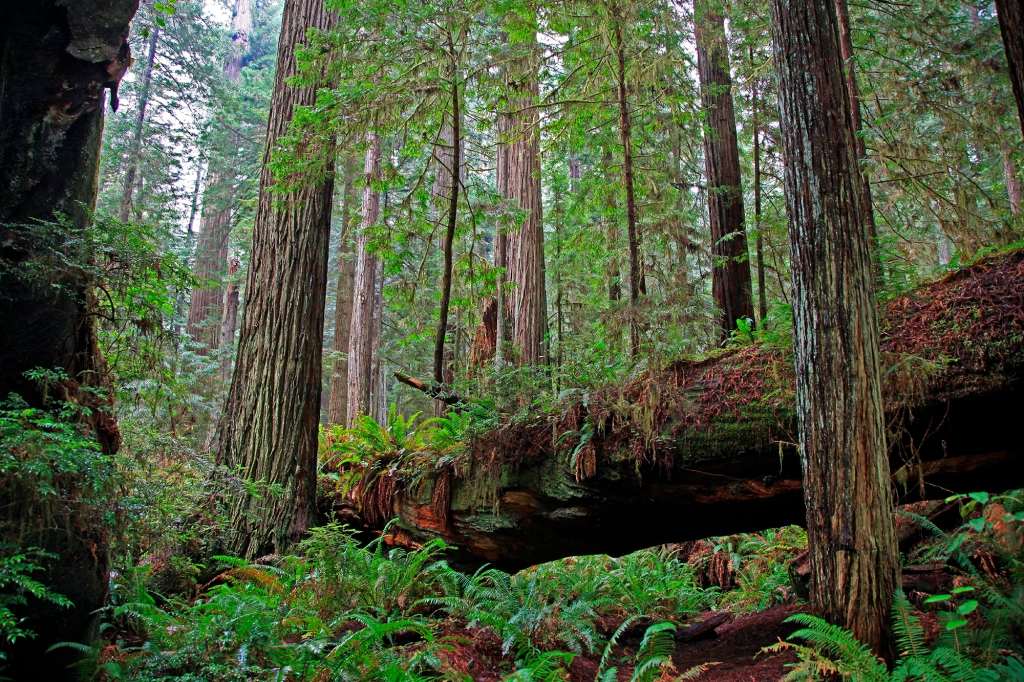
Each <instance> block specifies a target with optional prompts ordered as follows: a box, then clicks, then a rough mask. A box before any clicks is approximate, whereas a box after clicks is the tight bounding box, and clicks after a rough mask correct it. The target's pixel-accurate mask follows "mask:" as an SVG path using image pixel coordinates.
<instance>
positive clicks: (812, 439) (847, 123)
mask: <svg viewBox="0 0 1024 682" xmlns="http://www.w3.org/2000/svg"><path fill="white" fill-rule="evenodd" d="M771 13H772V33H773V41H774V50H775V68H776V77H777V81H778V86H779V104H780V132H781V140H782V149H783V154H784V159H785V164H784V165H785V193H786V212H787V216H788V219H789V242H790V250H791V259H792V261H791V262H792V282H793V318H794V347H795V358H794V364H795V367H796V400H797V418H798V424H799V436H800V452H801V457H802V461H803V477H804V501H805V503H806V507H807V535H808V541H809V548H810V559H811V603H812V607H813V609H814V611H815V612H816V613H818V614H819V615H821V616H823V617H825V618H827V619H828V620H830V621H831V622H833V623H837V624H839V625H842V626H845V627H847V628H849V629H850V630H851V631H852V632H853V634H854V635H856V636H857V637H858V638H859V639H860V640H861V641H863V642H865V643H867V644H868V645H870V646H871V647H872V648H873V649H874V650H875V651H876V652H877V653H880V654H885V655H888V654H889V653H890V652H891V638H890V632H889V611H890V608H891V605H892V598H893V590H894V589H895V588H896V587H897V585H898V572H897V571H898V566H899V563H898V554H897V548H896V540H895V533H894V529H893V506H892V505H893V501H892V491H891V490H890V482H889V464H888V459H887V457H886V442H885V423H884V421H883V416H884V414H883V405H882V397H881V376H880V370H879V337H878V320H877V313H876V308H875V296H874V285H873V278H872V273H871V250H870V245H869V238H868V223H867V216H865V215H864V209H863V204H862V203H861V200H860V199H861V196H862V195H861V182H862V176H861V173H860V172H859V168H858V159H857V142H856V137H855V133H854V127H853V118H852V116H851V111H850V99H849V97H848V95H847V89H846V82H845V79H844V77H843V59H842V52H841V49H840V33H839V23H838V19H837V16H836V8H835V4H834V3H833V2H832V0H772V5H771Z"/></svg>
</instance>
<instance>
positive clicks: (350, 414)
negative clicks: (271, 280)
mask: <svg viewBox="0 0 1024 682" xmlns="http://www.w3.org/2000/svg"><path fill="white" fill-rule="evenodd" d="M363 177H364V184H363V203H362V209H361V210H362V219H361V222H360V226H359V232H358V233H357V234H356V268H355V274H354V282H353V284H352V321H351V325H350V327H349V335H348V391H347V401H346V407H345V425H346V426H349V427H351V426H352V425H353V423H354V422H355V419H356V417H358V416H360V415H364V414H368V413H369V410H370V378H371V376H372V371H373V303H374V299H375V296H374V292H375V289H376V283H377V257H376V256H375V255H373V254H372V253H370V250H369V245H370V231H371V230H372V229H373V226H374V225H375V224H376V223H377V220H378V219H380V192H379V191H378V190H377V187H376V186H375V185H376V183H377V182H378V181H379V180H380V136H378V135H377V134H376V133H373V132H371V133H368V134H367V135H366V160H365V162H364V165H363Z"/></svg>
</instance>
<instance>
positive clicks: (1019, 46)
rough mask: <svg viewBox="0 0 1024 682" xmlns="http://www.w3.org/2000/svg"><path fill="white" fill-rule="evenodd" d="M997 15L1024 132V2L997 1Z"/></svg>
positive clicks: (1020, 0) (1021, 0) (1018, 114)
mask: <svg viewBox="0 0 1024 682" xmlns="http://www.w3.org/2000/svg"><path fill="white" fill-rule="evenodd" d="M996 14H998V15H999V30H1000V31H1001V32H1002V34H1003V47H1004V49H1005V51H1006V63H1007V66H1008V67H1009V69H1010V82H1011V83H1012V84H1013V96H1014V97H1015V98H1016V100H1017V116H1018V117H1019V118H1020V128H1021V131H1022V132H1024V0H996Z"/></svg>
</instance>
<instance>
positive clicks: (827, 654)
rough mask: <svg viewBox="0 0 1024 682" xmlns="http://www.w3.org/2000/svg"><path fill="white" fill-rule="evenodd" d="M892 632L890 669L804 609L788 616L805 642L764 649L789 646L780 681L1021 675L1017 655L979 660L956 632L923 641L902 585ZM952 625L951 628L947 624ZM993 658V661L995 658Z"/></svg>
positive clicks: (993, 679)
mask: <svg viewBox="0 0 1024 682" xmlns="http://www.w3.org/2000/svg"><path fill="white" fill-rule="evenodd" d="M892 619H893V632H894V634H895V637H896V643H897V646H898V649H899V659H898V660H897V661H896V665H895V666H894V667H893V669H892V670H889V669H888V668H887V667H886V665H885V663H884V662H883V661H882V660H880V659H879V658H877V657H875V655H874V654H873V653H872V651H871V649H870V648H869V647H868V646H867V645H866V644H863V643H861V642H860V641H859V640H858V639H857V638H856V637H854V636H853V633H851V632H850V631H849V630H846V629H844V628H841V627H839V626H837V625H833V624H831V623H829V622H827V621H825V620H824V619H822V618H818V617H817V616H812V615H809V614H805V613H799V614H796V615H793V616H790V617H789V618H788V619H787V621H786V622H793V623H796V624H798V625H800V626H801V629H799V630H797V631H796V632H794V633H793V634H792V635H790V638H789V639H790V640H800V641H803V642H805V643H806V644H795V643H793V642H779V643H778V644H774V645H772V646H770V647H767V648H766V649H765V651H768V652H773V653H777V652H781V651H794V652H796V654H797V657H798V659H799V660H798V662H797V663H794V664H791V670H790V672H789V674H787V675H786V677H785V678H784V682H803V681H811V680H825V679H834V678H837V677H838V678H842V679H844V680H850V681H851V682H909V681H911V680H913V681H916V682H1000V681H1006V682H1017V681H1021V680H1024V665H1022V664H1021V659H1019V658H1017V657H1013V656H1009V657H1008V656H1006V655H1005V652H1001V651H1000V653H999V655H998V656H997V657H996V660H990V661H984V660H980V659H979V658H977V657H974V656H971V655H969V652H970V651H971V650H970V648H969V647H966V646H963V645H962V642H960V641H959V640H957V639H955V638H948V637H947V638H940V640H939V641H937V642H935V643H934V644H933V645H932V646H929V645H928V644H927V642H926V638H925V632H924V628H923V627H922V626H921V622H920V619H919V618H918V617H917V615H916V614H915V613H914V609H913V607H912V606H911V604H910V602H909V601H908V600H907V597H906V595H904V593H903V591H902V590H897V591H896V596H895V599H894V601H893V615H892ZM949 631H950V632H954V631H956V628H953V629H951V630H949ZM997 661H998V662H997Z"/></svg>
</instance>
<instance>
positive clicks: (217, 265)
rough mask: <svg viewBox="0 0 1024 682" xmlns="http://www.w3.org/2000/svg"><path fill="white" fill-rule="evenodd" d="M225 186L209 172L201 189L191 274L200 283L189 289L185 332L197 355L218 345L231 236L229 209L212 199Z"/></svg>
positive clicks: (221, 202) (213, 171) (215, 173)
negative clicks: (197, 234) (200, 215)
mask: <svg viewBox="0 0 1024 682" xmlns="http://www.w3.org/2000/svg"><path fill="white" fill-rule="evenodd" d="M224 188H225V183H224V181H223V180H222V175H221V173H220V172H218V171H215V170H211V171H210V172H209V173H208V174H207V176H206V188H205V189H204V190H203V214H202V218H201V219H200V220H199V241H198V243H197V244H196V261H195V266H194V267H193V270H192V272H193V274H194V275H195V277H196V279H197V280H198V281H199V282H200V283H199V284H197V285H196V287H195V288H194V289H192V296H191V298H190V300H189V306H188V323H187V324H186V326H185V332H186V333H187V334H188V335H189V336H191V337H192V340H193V341H195V342H196V343H199V344H202V346H201V347H200V348H199V349H197V351H196V352H197V353H198V354H199V355H206V354H207V353H208V352H209V351H211V350H216V349H217V348H218V347H219V346H220V337H221V333H220V331H221V330H220V327H221V325H220V323H221V321H222V320H223V312H224V289H223V287H222V281H221V280H222V279H223V277H224V272H225V270H226V268H227V265H228V262H227V261H228V238H229V236H230V234H231V210H230V208H229V207H228V206H227V205H226V204H225V198H224V197H217V198H214V197H215V195H216V194H217V190H218V189H220V190H223V189H224Z"/></svg>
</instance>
